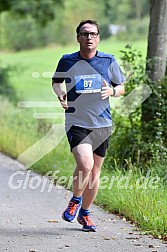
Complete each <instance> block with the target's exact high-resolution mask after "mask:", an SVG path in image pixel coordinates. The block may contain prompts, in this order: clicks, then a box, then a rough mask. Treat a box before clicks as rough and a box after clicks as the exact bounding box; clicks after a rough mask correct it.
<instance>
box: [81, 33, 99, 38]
mask: <svg viewBox="0 0 167 252" xmlns="http://www.w3.org/2000/svg"><path fill="white" fill-rule="evenodd" d="M79 35H80V36H81V37H83V38H89V35H90V37H91V38H97V36H98V35H99V33H98V32H80V33H79Z"/></svg>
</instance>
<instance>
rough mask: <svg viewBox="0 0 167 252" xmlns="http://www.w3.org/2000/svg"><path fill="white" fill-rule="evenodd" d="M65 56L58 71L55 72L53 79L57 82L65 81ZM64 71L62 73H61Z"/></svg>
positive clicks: (59, 63) (60, 61) (59, 64)
mask: <svg viewBox="0 0 167 252" xmlns="http://www.w3.org/2000/svg"><path fill="white" fill-rule="evenodd" d="M63 62H64V58H63V57H62V58H61V59H60V60H59V62H58V65H57V68H56V71H55V72H54V74H53V77H52V80H53V81H54V82H56V83H62V82H63V81H64V79H65V78H63V76H64V74H63V73H64V66H63V65H64V64H63ZM61 73H62V74H61Z"/></svg>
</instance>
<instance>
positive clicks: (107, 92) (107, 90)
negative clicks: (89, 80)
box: [101, 80, 114, 100]
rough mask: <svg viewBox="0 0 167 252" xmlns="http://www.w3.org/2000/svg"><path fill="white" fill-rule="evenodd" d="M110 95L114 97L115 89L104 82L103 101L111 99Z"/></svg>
mask: <svg viewBox="0 0 167 252" xmlns="http://www.w3.org/2000/svg"><path fill="white" fill-rule="evenodd" d="M110 95H111V96H112V95H114V88H113V87H110V86H109V85H108V83H107V82H106V81H105V80H104V81H103V87H102V91H101V98H102V100H103V99H106V98H107V97H109V96H110Z"/></svg>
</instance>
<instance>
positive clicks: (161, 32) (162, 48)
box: [142, 0, 167, 122]
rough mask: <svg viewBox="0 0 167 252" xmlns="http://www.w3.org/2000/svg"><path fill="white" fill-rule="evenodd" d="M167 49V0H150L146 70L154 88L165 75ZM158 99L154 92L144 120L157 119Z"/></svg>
mask: <svg viewBox="0 0 167 252" xmlns="http://www.w3.org/2000/svg"><path fill="white" fill-rule="evenodd" d="M166 51H167V0H150V24H149V33H148V48H147V64H146V72H147V74H148V76H149V78H150V80H151V82H152V85H153V88H155V89H156V87H157V84H158V82H159V81H161V80H162V79H163V78H164V77H165V69H166ZM157 102H158V99H156V95H155V94H154V93H153V95H151V96H150V97H149V99H148V100H147V101H146V102H145V103H143V106H142V121H143V122H149V121H152V120H154V119H155V116H156V114H155V113H156V112H157V108H158V104H157Z"/></svg>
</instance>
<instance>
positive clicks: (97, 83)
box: [75, 74, 102, 94]
mask: <svg viewBox="0 0 167 252" xmlns="http://www.w3.org/2000/svg"><path fill="white" fill-rule="evenodd" d="M101 86H102V78H101V75H100V74H89V75H78V76H75V91H76V92H77V93H78V94H83V93H99V92H101Z"/></svg>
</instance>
